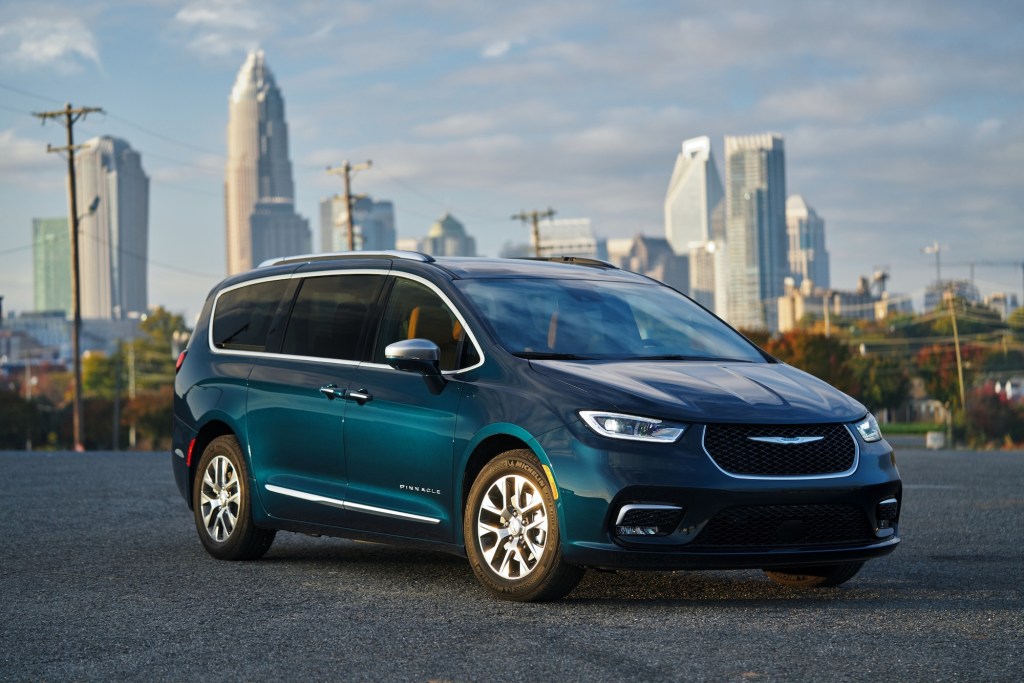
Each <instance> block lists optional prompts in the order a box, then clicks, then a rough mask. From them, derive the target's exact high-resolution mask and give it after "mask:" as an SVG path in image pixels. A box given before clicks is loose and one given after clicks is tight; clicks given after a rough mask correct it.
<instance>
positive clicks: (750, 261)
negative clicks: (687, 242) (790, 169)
mask: <svg viewBox="0 0 1024 683" xmlns="http://www.w3.org/2000/svg"><path fill="white" fill-rule="evenodd" d="M725 159H726V161H725V163H726V174H725V177H726V183H725V185H726V188H725V194H726V199H725V201H726V209H725V243H726V250H727V254H728V264H729V267H728V271H729V272H728V276H727V283H728V284H727V287H726V290H727V291H726V296H727V301H728V303H727V309H726V311H725V317H726V320H728V321H729V323H731V324H732V325H734V326H736V327H743V328H752V329H753V328H762V329H763V328H766V327H768V326H769V325H771V327H775V326H776V324H775V321H776V320H777V316H776V315H775V310H774V309H775V307H776V305H777V300H778V297H780V296H782V294H783V292H784V291H785V290H784V287H785V279H786V277H787V276H788V274H789V268H788V262H787V253H786V167H785V153H784V150H783V144H782V137H781V136H779V135H769V134H765V135H749V136H741V137H726V138H725Z"/></svg>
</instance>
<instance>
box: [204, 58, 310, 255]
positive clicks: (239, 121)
mask: <svg viewBox="0 0 1024 683" xmlns="http://www.w3.org/2000/svg"><path fill="white" fill-rule="evenodd" d="M224 200H225V214H226V223H227V225H226V227H227V261H228V263H227V265H228V274H235V273H240V272H242V271H245V270H248V269H250V268H252V267H254V266H257V265H259V264H260V262H261V261H264V260H266V259H268V258H272V257H275V256H288V255H290V254H303V253H308V252H309V251H310V233H309V223H308V222H307V221H306V220H305V219H304V218H302V217H301V216H299V215H297V214H296V213H295V188H294V186H293V184H292V164H291V161H289V159H288V125H287V124H286V123H285V119H284V99H283V98H282V97H281V91H280V90H279V89H278V87H277V83H276V82H275V81H274V76H273V74H272V73H271V72H270V69H269V68H268V67H267V65H266V62H265V60H264V57H263V51H262V50H254V51H252V52H250V53H249V56H248V57H247V58H246V60H245V63H244V64H243V65H242V68H241V69H240V70H239V72H238V77H237V78H236V79H235V85H234V88H232V90H231V96H230V98H229V109H228V160H227V165H226V169H225V178H224Z"/></svg>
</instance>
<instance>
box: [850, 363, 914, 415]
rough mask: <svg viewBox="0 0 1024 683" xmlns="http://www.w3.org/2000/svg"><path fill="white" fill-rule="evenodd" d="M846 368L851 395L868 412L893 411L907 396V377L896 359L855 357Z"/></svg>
mask: <svg viewBox="0 0 1024 683" xmlns="http://www.w3.org/2000/svg"><path fill="white" fill-rule="evenodd" d="M848 364H849V367H850V371H851V373H852V374H853V378H854V387H855V388H854V389H853V390H852V391H851V394H852V395H853V396H854V397H855V398H857V399H858V400H859V401H860V402H861V403H863V404H864V405H865V406H867V408H868V410H871V411H879V410H884V409H889V410H895V409H896V408H899V407H900V406H901V405H903V403H904V402H905V401H906V400H907V397H908V396H909V395H910V374H909V373H908V371H907V368H906V366H905V364H904V363H903V361H902V360H900V359H899V358H892V357H889V358H883V357H880V356H877V355H871V356H856V355H855V356H851V358H850V360H849V362H848Z"/></svg>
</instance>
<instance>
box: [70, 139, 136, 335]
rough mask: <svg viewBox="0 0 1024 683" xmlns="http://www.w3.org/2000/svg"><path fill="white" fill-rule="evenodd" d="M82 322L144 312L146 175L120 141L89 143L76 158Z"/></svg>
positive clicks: (105, 140)
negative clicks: (79, 215) (83, 320)
mask: <svg viewBox="0 0 1024 683" xmlns="http://www.w3.org/2000/svg"><path fill="white" fill-rule="evenodd" d="M75 175H76V179H77V194H78V207H79V211H81V212H83V213H82V216H81V217H80V218H79V221H78V228H79V239H78V258H79V272H80V274H81V275H80V290H79V292H80V297H81V303H82V308H81V311H82V317H83V318H99V319H107V320H122V319H124V318H127V317H129V316H130V315H131V314H133V313H135V314H138V313H145V312H146V309H147V308H148V296H147V291H148V290H147V276H148V270H149V269H148V258H149V176H147V175H146V173H145V171H143V170H142V159H141V157H140V156H139V153H138V152H136V151H135V150H133V149H132V148H131V146H130V145H129V144H128V143H127V142H125V141H124V140H122V139H120V138H112V137H106V136H104V137H99V138H93V139H91V140H89V141H88V142H86V143H85V144H84V145H82V149H81V150H79V152H78V153H77V154H76V155H75Z"/></svg>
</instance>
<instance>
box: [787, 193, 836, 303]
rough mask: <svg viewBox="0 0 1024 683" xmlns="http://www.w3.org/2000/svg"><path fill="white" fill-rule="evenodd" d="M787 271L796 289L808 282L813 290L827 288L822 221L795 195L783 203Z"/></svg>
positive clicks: (826, 254) (823, 222)
mask: <svg viewBox="0 0 1024 683" xmlns="http://www.w3.org/2000/svg"><path fill="white" fill-rule="evenodd" d="M786 234H787V236H788V239H789V270H790V272H791V273H792V274H793V278H794V279H795V280H796V284H797V286H799V285H800V283H801V282H802V281H803V280H810V281H811V282H813V283H814V285H815V286H816V287H820V288H822V289H828V288H829V287H831V286H832V285H831V282H830V280H831V277H830V274H829V262H828V250H827V249H826V248H825V221H824V220H823V219H822V218H821V217H820V216H818V214H817V213H816V212H815V211H814V209H813V208H811V207H810V206H809V205H808V204H807V202H806V201H804V198H803V197H801V196H800V195H798V194H795V195H793V196H792V197H790V198H789V199H787V200H786Z"/></svg>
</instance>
